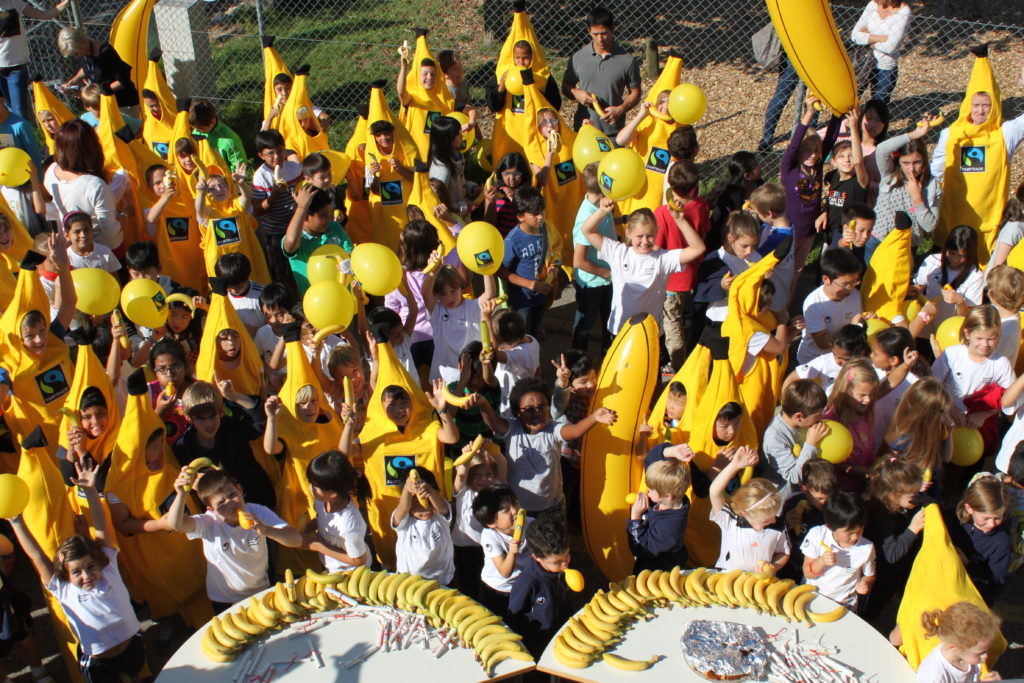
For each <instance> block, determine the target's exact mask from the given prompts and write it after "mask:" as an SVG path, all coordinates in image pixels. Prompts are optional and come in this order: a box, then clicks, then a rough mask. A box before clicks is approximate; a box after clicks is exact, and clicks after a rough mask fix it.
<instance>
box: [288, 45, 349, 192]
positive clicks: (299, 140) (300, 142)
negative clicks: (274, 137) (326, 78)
mask: <svg viewBox="0 0 1024 683" xmlns="http://www.w3.org/2000/svg"><path fill="white" fill-rule="evenodd" d="M308 79H309V65H306V66H303V67H300V68H299V69H298V71H296V72H295V77H294V79H293V80H292V91H291V93H289V95H288V99H287V100H286V101H285V103H284V107H283V108H282V109H281V117H280V120H279V124H280V125H279V130H280V131H281V135H282V136H283V137H284V146H285V147H286V148H287V149H290V150H294V151H295V153H296V154H297V155H298V156H299V158H300V159H305V158H306V157H307V156H309V155H310V154H312V153H313V152H320V151H323V150H325V149H328V147H330V145H329V144H328V142H327V133H325V132H324V131H323V129H322V128H320V122H319V121H318V120H317V118H316V115H315V114H314V113H313V102H312V100H310V99H309V91H308V89H307V80H308ZM303 121H306V122H307V126H308V129H307V128H306V127H304V126H303V125H302V122H303ZM310 131H315V132H312V133H311V132H310ZM339 180H340V179H339Z"/></svg>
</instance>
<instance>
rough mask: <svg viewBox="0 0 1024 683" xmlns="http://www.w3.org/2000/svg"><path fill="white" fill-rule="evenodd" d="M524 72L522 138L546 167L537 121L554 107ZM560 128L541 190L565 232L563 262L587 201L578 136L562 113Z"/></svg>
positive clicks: (532, 157)
mask: <svg viewBox="0 0 1024 683" xmlns="http://www.w3.org/2000/svg"><path fill="white" fill-rule="evenodd" d="M522 75H523V95H524V98H523V102H524V107H523V109H524V114H523V115H524V116H525V119H524V121H525V122H526V124H527V125H526V126H525V127H524V131H523V136H524V137H523V138H522V140H521V141H522V143H523V149H524V150H525V152H526V159H527V161H529V162H530V163H531V164H532V165H533V166H537V167H543V166H544V159H545V154H546V151H547V145H548V140H547V139H546V138H545V137H544V136H543V135H542V134H541V132H540V130H539V129H538V128H537V122H538V120H539V116H540V112H541V110H542V109H552V110H553V109H554V108H553V107H552V106H551V104H550V103H549V102H548V101H547V99H545V97H544V95H543V94H541V91H540V89H539V88H538V87H537V84H536V83H534V82H533V78H532V75H531V73H530V70H529V69H523V70H522ZM556 132H557V133H558V136H559V138H560V141H559V145H558V149H557V150H556V151H555V153H554V154H553V155H552V157H551V172H550V173H549V174H548V180H547V183H546V184H545V185H544V187H542V188H540V190H541V192H542V193H543V194H544V201H545V202H546V204H545V210H544V215H545V217H546V218H547V221H548V222H549V223H550V224H551V225H553V226H554V227H555V230H556V231H557V232H558V234H559V235H561V244H562V249H561V252H560V253H559V254H557V256H558V258H560V259H561V260H562V263H564V264H570V263H572V252H573V246H572V228H573V225H574V224H575V223H576V212H577V211H578V210H579V208H580V202H582V201H583V194H584V192H583V180H582V179H581V178H580V176H579V174H578V173H577V172H576V165H575V164H573V161H572V144H573V142H575V140H576V132H575V131H573V129H572V128H570V127H569V126H567V125H565V122H564V121H563V120H562V117H561V116H559V117H558V130H557V131H556ZM553 253H554V252H553Z"/></svg>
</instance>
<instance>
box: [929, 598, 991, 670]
mask: <svg viewBox="0 0 1024 683" xmlns="http://www.w3.org/2000/svg"><path fill="white" fill-rule="evenodd" d="M1001 623H1002V619H1000V618H999V617H998V616H996V615H995V614H992V613H991V612H989V611H987V610H984V609H982V608H981V607H978V606H977V605H975V604H973V603H970V602H966V601H961V602H956V603H953V604H952V605H950V606H949V607H947V608H946V609H944V610H938V609H933V610H929V611H927V612H925V613H924V614H922V615H921V624H922V625H923V626H924V633H925V636H926V637H929V638H936V637H937V638H938V639H939V643H938V644H937V645H936V646H935V647H934V648H933V649H932V651H931V652H929V653H928V656H927V657H925V658H924V659H922V660H921V663H920V664H919V665H918V667H917V680H918V683H969V682H972V681H998V680H1002V679H1001V678H1000V676H999V674H998V673H996V672H995V671H990V672H988V673H984V674H983V673H982V665H983V664H984V662H985V659H986V657H987V656H988V651H989V648H991V647H992V641H993V640H995V638H996V636H998V635H999V625H1000V624H1001Z"/></svg>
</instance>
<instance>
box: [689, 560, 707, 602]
mask: <svg viewBox="0 0 1024 683" xmlns="http://www.w3.org/2000/svg"><path fill="white" fill-rule="evenodd" d="M707 573H708V570H707V569H705V568H704V567H700V568H698V569H694V570H693V571H691V572H690V573H689V574H687V575H686V581H685V582H683V588H685V589H686V596H687V597H688V598H690V600H692V601H694V602H699V603H701V604H703V605H706V604H708V599H707V593H706V592H705V591H704V577H705V576H707Z"/></svg>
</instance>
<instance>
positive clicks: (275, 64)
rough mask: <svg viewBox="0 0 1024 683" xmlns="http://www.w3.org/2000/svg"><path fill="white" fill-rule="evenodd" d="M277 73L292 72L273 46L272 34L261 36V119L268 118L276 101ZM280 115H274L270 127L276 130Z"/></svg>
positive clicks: (289, 75) (289, 76)
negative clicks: (275, 83) (275, 84)
mask: <svg viewBox="0 0 1024 683" xmlns="http://www.w3.org/2000/svg"><path fill="white" fill-rule="evenodd" d="M278 74H284V75H285V76H287V77H288V78H291V77H292V72H291V71H289V70H288V67H287V66H285V63H284V60H283V59H281V55H280V54H279V53H278V51H277V48H276V47H274V36H263V120H264V121H266V120H267V119H269V118H270V110H271V109H273V108H274V104H275V103H276V102H277V92H275V91H274V79H275V78H277V76H278ZM280 123H281V119H280V117H275V118H274V120H273V121H271V123H270V127H271V128H273V129H275V130H277V129H278V128H279V126H280Z"/></svg>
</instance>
